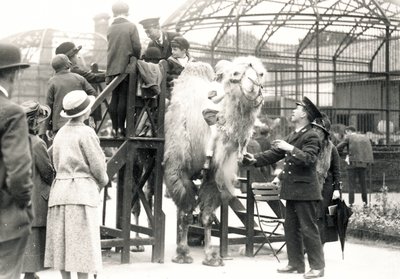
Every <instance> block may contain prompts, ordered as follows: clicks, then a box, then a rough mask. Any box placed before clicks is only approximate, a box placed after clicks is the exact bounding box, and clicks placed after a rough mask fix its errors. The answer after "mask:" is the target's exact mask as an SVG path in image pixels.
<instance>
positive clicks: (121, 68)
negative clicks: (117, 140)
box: [106, 1, 141, 137]
mask: <svg viewBox="0 0 400 279" xmlns="http://www.w3.org/2000/svg"><path fill="white" fill-rule="evenodd" d="M112 12H113V15H114V21H113V22H112V23H111V25H110V27H109V28H108V31H107V41H108V49H107V71H106V83H109V82H111V81H112V80H113V79H114V78H115V77H116V76H118V75H121V74H123V73H125V72H126V68H127V66H128V64H129V61H130V58H131V57H132V56H134V57H136V58H137V59H139V57H140V51H141V45H140V38H139V32H138V30H137V28H136V25H135V24H133V23H132V22H130V21H129V20H128V19H127V16H128V14H129V6H128V5H127V4H126V3H124V2H121V1H118V2H116V3H115V4H114V5H113V6H112ZM128 90H129V76H127V77H126V78H125V79H124V80H123V81H122V82H121V83H120V84H119V85H118V86H117V88H115V89H114V91H113V93H112V98H111V103H110V107H109V112H110V116H111V122H112V126H113V130H112V134H113V136H114V137H124V136H125V118H126V108H127V107H126V104H127V98H128Z"/></svg>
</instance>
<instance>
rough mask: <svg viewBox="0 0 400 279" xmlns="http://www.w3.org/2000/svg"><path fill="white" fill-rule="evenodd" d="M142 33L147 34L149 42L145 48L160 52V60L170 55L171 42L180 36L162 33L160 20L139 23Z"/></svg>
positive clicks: (146, 20) (150, 19)
mask: <svg viewBox="0 0 400 279" xmlns="http://www.w3.org/2000/svg"><path fill="white" fill-rule="evenodd" d="M139 23H140V24H141V25H142V26H143V29H144V31H145V32H146V34H147V37H149V39H150V40H151V41H150V42H149V44H148V46H147V48H149V47H156V48H158V49H159V50H160V52H161V57H160V60H161V59H167V58H168V57H170V56H171V54H172V48H171V41H172V39H174V38H175V37H177V36H180V34H179V33H176V32H164V31H162V30H161V27H160V18H158V17H156V18H146V19H144V20H142V21H140V22H139Z"/></svg>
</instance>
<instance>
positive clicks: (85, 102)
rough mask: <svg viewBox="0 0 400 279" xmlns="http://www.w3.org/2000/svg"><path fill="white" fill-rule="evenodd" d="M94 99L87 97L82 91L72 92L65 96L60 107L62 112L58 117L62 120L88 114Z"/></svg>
mask: <svg viewBox="0 0 400 279" xmlns="http://www.w3.org/2000/svg"><path fill="white" fill-rule="evenodd" d="M95 100H96V98H95V97H94V96H88V95H87V94H86V92H85V91H83V90H74V91H71V92H69V93H68V94H67V95H65V97H64V99H63V101H62V105H63V110H62V111H61V112H60V115H61V116H62V117H64V118H75V117H78V116H81V115H84V114H85V113H86V112H88V111H89V110H90V109H91V108H92V106H93V103H94V101H95Z"/></svg>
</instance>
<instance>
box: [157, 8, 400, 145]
mask: <svg viewBox="0 0 400 279" xmlns="http://www.w3.org/2000/svg"><path fill="white" fill-rule="evenodd" d="M399 24H400V6H398V5H396V4H395V1H394V0H392V1H383V0H320V1H317V0H264V1H262V0H230V1H229V0H228V1H221V0H189V1H187V2H186V3H185V4H184V5H183V6H182V7H180V8H179V9H178V10H177V11H176V12H175V13H173V14H172V15H171V16H170V17H169V18H168V19H167V20H166V21H165V22H164V23H163V27H164V28H165V29H166V30H174V31H178V32H180V33H181V34H182V35H183V36H185V37H186V38H188V39H189V41H190V42H191V45H192V47H191V53H192V54H193V55H194V56H195V57H196V58H198V60H204V61H207V62H210V63H211V64H215V62H216V61H217V60H219V59H226V58H231V57H234V56H238V55H255V56H257V57H260V58H262V60H263V61H264V63H265V65H266V67H267V69H268V71H269V76H270V78H269V83H268V84H267V86H266V88H265V96H266V98H265V100H266V102H265V112H268V113H269V114H271V111H272V112H274V114H275V116H287V113H286V111H287V110H288V109H289V108H290V106H291V105H292V104H293V100H297V99H299V98H301V97H302V96H304V95H306V96H308V97H309V98H311V99H312V100H313V101H314V102H316V104H317V105H319V106H320V107H321V108H322V109H324V110H326V112H327V113H328V114H329V115H330V116H331V118H332V121H333V123H337V124H344V125H349V124H352V125H355V126H357V129H359V130H360V131H363V132H367V133H369V134H371V138H372V140H376V143H377V144H378V143H386V144H390V143H400V137H399V138H398V137H397V135H395V133H396V132H398V131H399V130H400V129H399V127H400V125H399V124H400V123H399V118H400V117H399V116H400V91H399V82H398V76H399V74H400V55H399V52H398V51H397V50H398V49H399V47H400V45H399V44H400V32H399ZM199 38H201V40H202V41H199ZM371 82H373V83H374V86H375V87H376V88H378V91H374V92H367V91H368V90H365V87H363V86H369V85H370V84H371ZM367 83H368V84H369V85H367ZM368 88H370V87H368ZM377 96H378V97H377Z"/></svg>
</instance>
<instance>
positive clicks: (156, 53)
mask: <svg viewBox="0 0 400 279" xmlns="http://www.w3.org/2000/svg"><path fill="white" fill-rule="evenodd" d="M160 59H161V51H160V49H159V48H158V47H148V48H147V49H146V51H145V52H144V54H143V60H144V61H146V62H157V63H158V61H160Z"/></svg>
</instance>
